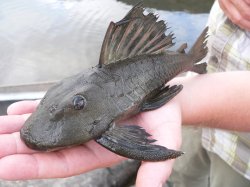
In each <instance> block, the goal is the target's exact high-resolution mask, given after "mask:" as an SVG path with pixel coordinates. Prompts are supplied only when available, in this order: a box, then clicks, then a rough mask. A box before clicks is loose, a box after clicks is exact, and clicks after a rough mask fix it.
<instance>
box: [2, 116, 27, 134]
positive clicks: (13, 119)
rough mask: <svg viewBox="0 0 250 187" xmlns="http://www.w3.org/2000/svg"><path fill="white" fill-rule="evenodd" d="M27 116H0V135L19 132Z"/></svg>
mask: <svg viewBox="0 0 250 187" xmlns="http://www.w3.org/2000/svg"><path fill="white" fill-rule="evenodd" d="M29 116H30V114H25V115H11V116H0V135H1V134H10V133H13V132H17V131H19V130H20V129H21V127H22V126H23V124H24V122H25V121H26V119H27V118H28V117H29Z"/></svg>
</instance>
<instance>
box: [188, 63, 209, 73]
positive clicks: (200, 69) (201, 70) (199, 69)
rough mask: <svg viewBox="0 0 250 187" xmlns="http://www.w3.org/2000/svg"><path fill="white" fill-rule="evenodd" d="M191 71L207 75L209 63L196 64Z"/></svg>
mask: <svg viewBox="0 0 250 187" xmlns="http://www.w3.org/2000/svg"><path fill="white" fill-rule="evenodd" d="M191 71H193V72H195V73H198V74H205V73H207V63H206V62H203V63H201V64H195V65H194V66H193V68H192V69H191Z"/></svg>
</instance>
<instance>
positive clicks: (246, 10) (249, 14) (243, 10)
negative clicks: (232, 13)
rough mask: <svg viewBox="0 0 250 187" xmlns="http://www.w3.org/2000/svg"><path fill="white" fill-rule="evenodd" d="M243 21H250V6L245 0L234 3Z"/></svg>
mask: <svg viewBox="0 0 250 187" xmlns="http://www.w3.org/2000/svg"><path fill="white" fill-rule="evenodd" d="M232 4H233V5H234V6H235V7H236V9H237V10H238V12H239V13H240V14H241V16H242V19H246V20H250V6H249V5H248V4H247V3H246V2H245V1H244V0H238V1H232Z"/></svg>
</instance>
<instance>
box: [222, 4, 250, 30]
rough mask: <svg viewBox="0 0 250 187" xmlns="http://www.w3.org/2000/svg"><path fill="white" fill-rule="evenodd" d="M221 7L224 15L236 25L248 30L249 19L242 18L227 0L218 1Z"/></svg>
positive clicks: (249, 27)
mask: <svg viewBox="0 0 250 187" xmlns="http://www.w3.org/2000/svg"><path fill="white" fill-rule="evenodd" d="M219 4H220V7H221V9H222V10H223V11H224V13H225V14H226V16H227V17H228V18H229V19H230V20H231V21H232V22H233V23H234V24H236V25H238V26H239V27H241V28H242V29H246V30H250V20H247V19H244V18H243V17H242V15H241V13H240V12H239V10H238V9H237V8H236V7H235V5H234V4H232V3H231V2H229V1H226V0H221V1H219Z"/></svg>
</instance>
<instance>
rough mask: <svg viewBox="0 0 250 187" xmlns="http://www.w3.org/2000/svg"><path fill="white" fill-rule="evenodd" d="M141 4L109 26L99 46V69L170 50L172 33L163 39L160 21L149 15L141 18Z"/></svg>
mask: <svg viewBox="0 0 250 187" xmlns="http://www.w3.org/2000/svg"><path fill="white" fill-rule="evenodd" d="M143 12H144V8H143V6H142V3H138V4H137V5H135V6H134V7H133V8H132V9H131V10H130V11H129V12H128V14H127V15H126V16H125V17H124V18H123V19H122V20H120V21H118V22H116V23H115V22H111V23H110V25H109V27H108V29H107V32H106V35H105V37H104V41H103V43H102V48H101V53H100V58H99V67H102V65H103V64H105V65H107V64H110V63H115V62H117V61H120V60H124V59H127V58H133V57H135V56H140V55H145V54H158V53H162V52H165V50H166V49H167V48H169V47H171V46H173V45H174V44H173V39H174V37H173V33H169V34H167V35H165V33H166V30H167V27H166V24H165V23H164V21H157V19H158V17H157V16H156V15H154V14H153V13H149V14H147V15H144V13H143Z"/></svg>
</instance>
